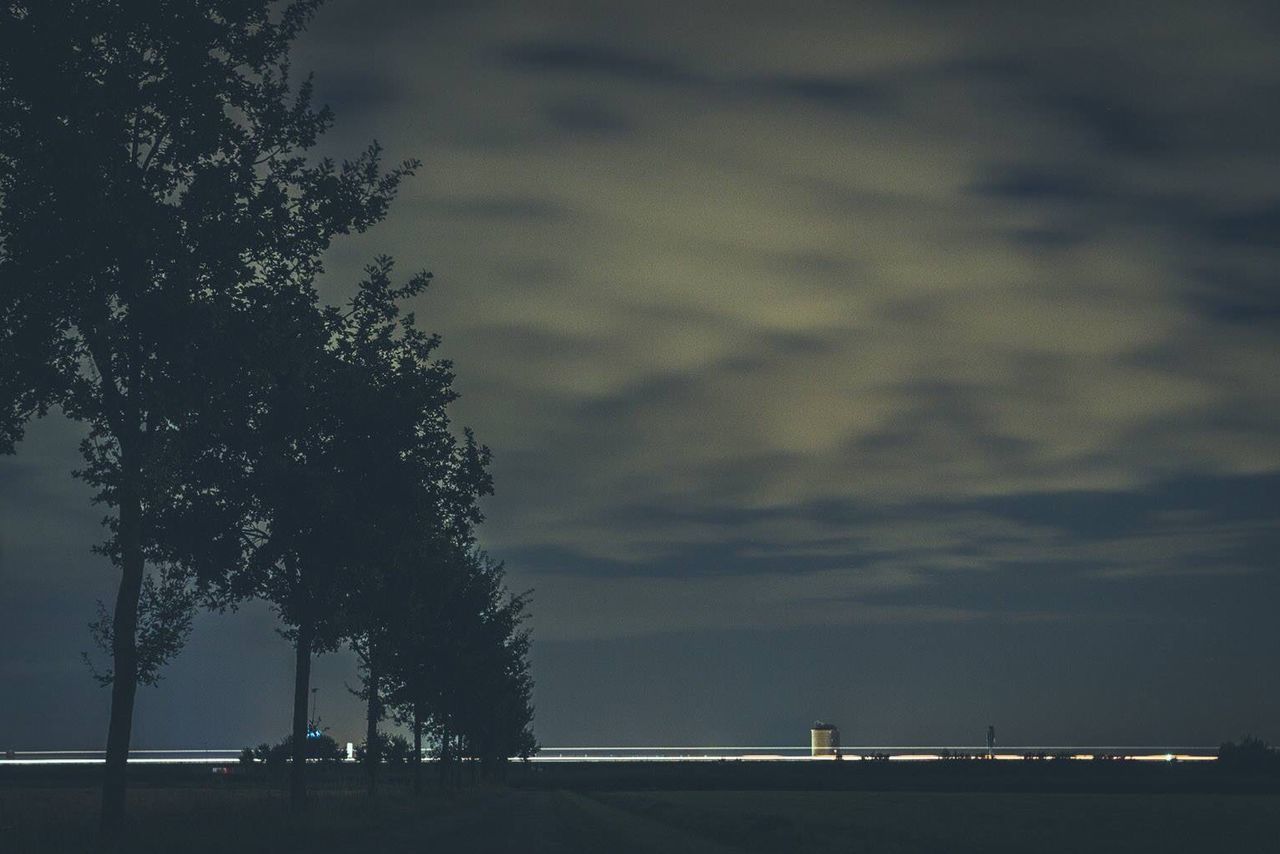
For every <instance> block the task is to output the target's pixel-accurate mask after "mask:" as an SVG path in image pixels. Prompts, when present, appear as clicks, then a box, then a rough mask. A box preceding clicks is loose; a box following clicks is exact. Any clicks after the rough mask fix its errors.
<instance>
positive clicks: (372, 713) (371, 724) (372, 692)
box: [364, 640, 382, 797]
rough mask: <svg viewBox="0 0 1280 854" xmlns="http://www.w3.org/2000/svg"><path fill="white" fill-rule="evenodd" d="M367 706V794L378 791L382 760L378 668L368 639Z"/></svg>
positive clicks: (373, 793) (365, 737)
mask: <svg viewBox="0 0 1280 854" xmlns="http://www.w3.org/2000/svg"><path fill="white" fill-rule="evenodd" d="M368 665H369V685H368V689H369V697H368V701H369V707H368V728H367V729H366V731H365V736H364V764H365V770H366V771H367V772H368V774H369V796H370V797H372V796H374V795H376V794H377V793H378V764H379V763H381V762H382V751H381V750H380V749H379V748H380V747H381V745H380V744H379V742H378V720H379V719H380V718H381V717H382V706H381V705H380V699H379V697H378V669H377V666H376V665H375V664H374V649H373V641H372V640H370V641H369V660H368Z"/></svg>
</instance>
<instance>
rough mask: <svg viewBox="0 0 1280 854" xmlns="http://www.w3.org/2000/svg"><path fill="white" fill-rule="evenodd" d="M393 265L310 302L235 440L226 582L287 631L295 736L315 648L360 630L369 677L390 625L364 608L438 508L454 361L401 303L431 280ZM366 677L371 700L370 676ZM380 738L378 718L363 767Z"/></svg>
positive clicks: (294, 793) (301, 771) (294, 786)
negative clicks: (247, 537)
mask: <svg viewBox="0 0 1280 854" xmlns="http://www.w3.org/2000/svg"><path fill="white" fill-rule="evenodd" d="M391 271H392V264H391V261H390V259H387V258H381V259H379V260H378V262H377V263H375V264H374V265H372V266H370V267H369V268H368V270H367V272H368V277H367V278H366V279H365V280H364V281H363V282H361V283H360V285H359V288H358V290H357V293H356V295H355V296H354V297H353V298H352V299H351V300H350V301H349V303H348V304H347V305H346V306H345V307H344V309H342V310H339V309H336V308H326V309H323V310H317V312H316V314H315V318H314V319H315V322H314V323H313V324H311V325H310V327H309V328H308V330H307V332H306V335H305V336H304V337H303V338H302V339H301V340H300V341H299V342H298V343H297V344H296V345H294V346H291V348H290V356H291V358H292V359H293V361H291V362H289V363H287V364H282V365H280V367H279V368H278V382H277V383H275V384H274V385H273V386H271V387H270V388H267V389H266V391H265V393H264V395H263V396H262V399H261V401H260V403H259V405H258V406H257V407H255V409H256V411H257V413H258V414H257V417H256V419H255V423H254V426H253V428H252V429H251V430H248V431H246V432H245V434H244V435H243V437H242V440H241V447H242V449H243V454H244V459H245V463H244V465H243V467H242V470H243V471H245V472H246V476H247V484H246V486H245V487H244V488H243V490H242V492H243V493H244V494H246V495H249V496H251V498H250V502H251V504H252V506H253V509H252V511H251V512H250V513H249V514H248V518H249V519H250V520H251V523H252V524H251V529H252V531H253V534H252V537H251V542H250V549H249V553H248V557H247V560H246V561H245V562H244V564H243V569H242V571H241V572H239V573H235V574H233V576H232V578H231V580H232V582H233V584H235V585H238V586H239V588H240V591H239V592H250V591H251V592H252V593H254V594H255V595H260V596H262V597H263V598H265V599H266V600H267V601H269V602H271V603H272V605H273V606H274V608H275V610H276V613H277V614H278V615H279V617H280V618H281V620H282V621H283V622H284V623H285V624H286V625H287V626H288V627H289V628H288V630H287V635H288V637H289V638H290V639H291V640H292V641H293V642H294V644H295V654H296V668H295V684H294V688H295V696H294V731H295V736H296V737H295V742H294V743H295V744H300V742H301V739H302V734H304V733H305V726H306V698H307V692H308V688H309V680H310V662H311V658H312V656H313V655H314V654H316V653H320V652H324V651H328V650H331V649H333V648H334V647H335V646H336V645H337V644H338V643H339V642H341V641H342V640H343V639H350V638H359V639H360V641H361V644H360V645H359V646H358V648H359V649H362V650H363V655H364V658H365V661H366V665H367V669H368V670H369V672H370V673H372V674H374V675H375V677H376V673H377V670H376V666H377V662H378V660H379V659H378V657H377V656H378V649H379V647H380V646H381V641H382V638H383V636H384V634H385V631H384V625H383V618H382V616H381V615H378V614H375V613H373V612H372V610H371V609H370V607H369V604H370V603H371V602H372V601H374V600H375V599H377V598H379V597H383V596H385V595H389V594H387V593H384V592H383V591H384V590H386V589H387V587H386V583H385V573H386V572H387V568H388V567H390V566H393V565H395V564H396V563H397V559H398V558H397V551H398V550H399V549H400V548H401V544H402V543H404V542H405V541H406V531H417V530H420V529H429V528H430V527H431V526H432V525H433V524H434V520H435V519H436V518H437V517H438V514H437V512H436V511H437V505H438V504H439V500H438V499H436V498H435V497H434V496H435V495H436V493H437V492H438V491H439V488H438V484H440V483H442V482H443V481H444V479H445V477H446V476H447V474H448V469H449V464H450V461H451V458H452V451H453V444H454V443H453V440H452V437H451V436H450V434H449V431H448V419H447V416H446V413H445V407H446V406H447V404H448V403H449V402H450V401H452V400H453V399H454V397H455V394H454V392H453V390H452V387H451V383H452V381H453V373H452V370H451V366H450V365H449V363H448V362H446V361H442V360H439V359H436V357H435V355H434V351H435V349H436V347H437V346H438V345H439V339H438V338H437V337H435V336H431V335H427V334H425V333H423V332H421V331H420V330H418V329H417V327H416V325H415V322H414V318H413V316H412V315H403V316H402V315H401V313H400V310H399V302H400V301H402V300H404V299H407V298H410V297H413V296H416V295H418V294H420V293H421V292H422V290H423V289H424V288H425V287H426V285H427V282H428V280H429V276H428V275H427V274H419V275H418V276H414V277H412V278H411V279H410V280H409V282H408V283H407V284H405V285H403V286H401V287H395V286H393V285H392V283H391ZM372 685H373V690H372V692H371V694H370V707H371V709H372V708H376V704H377V703H378V695H377V683H376V679H375V681H373V682H372ZM372 719H373V715H372V714H371V720H372ZM376 736H377V732H376V721H375V722H373V723H371V726H370V737H369V738H368V739H367V741H368V744H369V745H370V748H371V749H370V751H369V753H370V756H371V757H372V758H371V759H370V762H371V763H376V762H377V749H376V748H377V745H378V743H379V741H378V739H377V737H376ZM304 766H305V763H304V762H303V761H302V757H301V756H299V757H298V760H297V761H295V763H294V765H293V768H292V769H291V779H292V782H291V798H292V802H293V804H294V805H295V806H296V807H301V806H302V805H303V804H304V803H305V799H306V784H305V768H304Z"/></svg>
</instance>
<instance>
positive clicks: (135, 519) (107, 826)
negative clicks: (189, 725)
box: [100, 469, 143, 838]
mask: <svg viewBox="0 0 1280 854" xmlns="http://www.w3.org/2000/svg"><path fill="white" fill-rule="evenodd" d="M123 481H124V482H123V483H122V485H121V489H120V527H119V532H118V533H119V538H120V539H119V544H120V570H121V573H120V589H119V590H118V591H117V593H116V607H115V614H114V615H113V617H112V623H111V633H112V643H111V658H112V663H111V672H112V681H111V718H110V722H109V723H108V724H107V764H106V770H105V772H104V774H103V777H102V815H101V817H100V822H101V823H100V828H101V830H102V833H103V835H104V836H107V837H112V838H114V837H118V836H119V834H120V833H121V831H122V830H123V828H124V820H125V794H126V786H127V783H128V775H127V770H126V768H127V763H128V761H129V742H130V739H131V738H132V735H133V704H134V698H135V696H136V694H137V691H138V646H137V633H138V597H139V596H140V595H141V592H142V575H143V557H142V502H141V499H140V498H139V496H138V489H137V485H136V476H135V472H133V471H130V470H129V469H125V471H124V473H123Z"/></svg>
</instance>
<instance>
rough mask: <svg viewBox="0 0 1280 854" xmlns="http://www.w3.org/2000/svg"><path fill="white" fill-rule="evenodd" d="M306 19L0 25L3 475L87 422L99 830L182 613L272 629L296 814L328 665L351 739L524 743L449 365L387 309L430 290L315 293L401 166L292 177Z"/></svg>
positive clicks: (100, 3)
mask: <svg viewBox="0 0 1280 854" xmlns="http://www.w3.org/2000/svg"><path fill="white" fill-rule="evenodd" d="M319 2H320V0H291V2H271V0H204V2H191V0H141V2H140V1H139V0H39V2H36V0H26V2H24V0H17V2H12V3H8V4H5V5H4V6H3V7H0V366H3V370H0V452H5V453H11V452H13V451H14V449H15V444H16V442H17V441H18V440H19V439H20V438H21V436H22V433H23V429H24V425H25V424H26V423H27V421H28V420H29V419H30V418H32V417H33V416H38V415H44V414H45V413H47V412H48V411H49V410H50V409H55V408H56V409H59V410H61V411H62V412H63V413H64V414H65V415H67V416H69V417H71V418H73V419H77V420H79V421H82V422H84V423H85V424H86V425H87V437H86V439H85V440H84V442H83V443H82V452H83V456H84V460H85V464H84V467H83V468H82V469H81V470H80V471H79V472H77V476H79V477H80V478H82V479H84V480H85V481H86V482H88V483H89V484H90V485H92V486H93V487H94V489H95V491H96V501H98V502H100V503H101V504H103V505H105V506H106V507H107V508H108V509H109V514H108V516H107V519H106V525H107V532H108V534H107V537H106V539H105V541H104V542H103V544H102V545H101V546H100V547H99V550H100V551H101V553H102V554H103V555H105V556H106V557H107V558H108V559H109V560H110V561H111V562H112V564H113V565H114V566H115V567H116V568H117V569H118V570H119V572H120V584H119V589H118V593H117V596H116V599H115V602H114V605H113V607H112V608H110V609H109V610H107V611H104V613H103V615H102V618H101V619H100V620H99V621H98V622H97V623H96V624H94V628H95V633H96V635H97V636H98V637H99V638H100V640H101V641H102V642H103V643H104V644H105V645H106V646H107V648H108V649H109V653H110V665H109V667H108V668H106V669H105V670H104V671H103V672H102V673H101V674H100V676H101V678H102V679H103V680H104V681H106V682H109V683H110V685H111V716H110V723H109V727H108V734H107V764H106V773H105V775H104V788H103V812H102V820H103V827H104V829H105V830H107V831H108V832H114V831H116V830H118V829H119V827H120V825H121V822H122V820H123V817H124V803H125V801H124V797H125V784H126V777H125V763H126V759H127V756H128V751H129V743H130V738H131V728H132V718H133V706H134V698H135V693H136V688H137V685H138V684H140V683H141V684H148V683H154V682H155V680H156V679H157V678H158V673H159V670H160V668H161V667H162V666H163V665H164V663H165V662H166V661H167V660H168V659H169V658H170V657H171V656H172V655H173V654H174V652H175V651H176V650H177V649H178V648H179V647H180V646H181V643H182V641H183V639H184V638H185V636H186V633H187V632H188V631H189V629H190V625H191V613H192V609H193V608H194V607H195V606H196V605H197V604H204V605H207V606H210V607H215V608H225V607H229V606H234V605H235V604H236V603H238V602H241V601H243V600H245V599H248V598H252V597H258V598H263V599H265V600H267V601H269V602H270V603H272V605H273V606H274V608H275V610H276V612H277V613H278V614H279V616H280V618H281V620H282V622H283V623H284V624H285V626H286V628H287V635H288V637H289V638H290V639H291V640H292V641H293V643H294V645H295V648H296V653H297V668H296V672H297V678H296V684H295V701H294V713H293V750H294V761H293V763H292V772H291V773H292V785H291V791H292V796H293V801H294V803H295V804H302V803H303V802H304V799H305V782H304V772H305V766H306V763H305V761H304V759H305V741H306V724H307V720H306V700H307V694H308V688H309V680H310V662H311V658H312V656H313V655H315V654H317V653H319V652H323V651H326V650H330V649H333V648H335V647H337V646H338V645H340V644H343V643H349V644H350V645H351V646H352V647H353V648H354V649H356V650H357V652H358V653H359V655H360V657H361V661H362V664H363V671H364V675H365V697H366V700H367V701H368V706H369V721H370V731H371V733H376V727H377V724H378V721H379V720H381V719H382V717H383V715H384V711H385V710H388V709H389V710H391V711H392V712H393V713H394V714H395V715H396V717H397V720H401V721H405V722H408V723H409V724H410V726H411V728H412V731H413V732H414V734H415V737H416V738H418V739H421V738H422V737H423V734H424V733H426V734H427V736H428V737H431V738H434V739H436V740H438V741H439V743H440V744H441V745H442V746H443V749H444V752H445V754H446V755H448V754H449V753H450V751H453V752H462V753H465V754H467V755H471V756H475V757H478V758H481V759H483V760H485V761H489V762H492V761H495V760H498V759H500V758H501V757H503V756H507V755H515V754H518V753H521V752H525V751H527V750H529V749H530V748H531V746H532V739H531V736H530V735H529V720H530V717H531V710H530V703H529V693H530V681H529V675H528V670H527V665H526V653H527V647H528V637H527V634H526V633H525V632H524V630H523V629H522V628H521V619H522V616H523V612H524V608H525V605H526V602H525V599H524V597H510V596H508V595H507V594H506V593H505V592H504V589H503V586H502V569H501V566H500V565H499V564H495V563H493V562H491V561H490V560H489V559H488V558H487V557H485V556H484V555H483V554H481V553H479V552H478V551H477V550H476V542H475V529H476V526H477V525H478V524H479V522H480V521H481V519H482V516H481V513H480V510H479V506H478V502H479V499H480V498H481V497H482V496H483V495H485V494H487V493H488V492H490V491H491V489H492V482H491V479H490V477H489V474H488V463H489V451H488V450H487V449H486V448H485V447H484V446H483V445H481V444H479V443H478V442H477V441H476V440H475V438H474V437H473V436H472V434H471V433H470V432H469V431H467V432H465V434H464V436H463V438H462V439H458V437H456V436H455V434H454V433H453V431H452V429H451V424H450V419H449V416H448V406H449V404H450V403H451V402H452V401H453V400H454V399H455V398H456V393H455V391H454V390H453V379H454V376H453V371H452V366H451V365H450V363H449V362H447V361H445V360H442V359H440V358H439V357H438V355H437V353H436V350H437V348H438V346H439V343H440V342H439V339H438V338H437V337H436V336H433V335H429V334H427V333H425V332H423V331H422V330H421V329H420V328H419V326H418V325H417V323H416V322H415V319H414V317H413V315H412V314H410V313H405V312H403V311H402V305H403V303H404V302H405V301H406V300H409V299H411V298H413V297H416V296H418V295H419V294H421V293H422V292H423V290H424V289H425V288H426V287H427V285H428V283H429V281H430V275H429V274H420V275H417V276H413V277H411V278H410V279H409V280H408V281H407V282H404V283H401V284H396V283H395V282H394V281H393V265H392V262H391V260H390V259H388V258H380V259H378V260H377V262H375V263H374V264H373V265H371V266H370V267H369V268H368V270H367V276H366V278H365V280H364V281H362V282H361V283H359V286H358V288H357V289H356V293H355V296H354V297H352V298H351V299H350V300H349V301H347V302H346V303H345V304H344V305H342V306H340V307H334V306H328V305H324V304H323V303H322V301H321V300H320V298H319V296H318V292H317V288H316V281H317V277H318V276H320V274H321V273H322V272H323V266H322V257H323V254H324V253H325V251H326V250H327V249H328V248H329V246H330V245H331V242H332V241H333V239H334V238H336V237H339V236H341V235H345V234H349V233H352V232H360V231H364V230H365V229H367V228H368V227H370V226H371V225H373V224H374V223H376V222H378V221H379V220H381V219H382V218H383V217H384V216H385V214H386V211H387V208H388V205H389V204H390V202H391V200H392V199H393V197H394V196H395V194H396V191H397V189H398V187H399V185H400V183H401V181H402V180H403V179H404V178H406V177H407V176H409V175H411V174H412V173H413V171H414V169H415V168H416V166H417V163H416V162H414V161H408V162H405V163H401V164H399V165H397V166H394V167H392V168H390V169H385V168H384V167H383V165H382V158H381V152H380V150H379V148H378V147H377V145H376V144H374V145H371V146H370V147H369V148H368V149H367V150H365V151H364V152H363V153H362V154H361V155H360V156H359V157H357V158H355V159H353V160H348V161H344V162H342V163H341V164H338V163H336V162H335V161H333V160H331V159H329V158H318V159H317V158H314V157H311V156H309V151H310V150H312V149H313V148H314V147H315V146H316V145H317V143H318V141H319V139H320V138H321V136H322V135H323V134H324V132H325V131H326V130H327V129H328V128H329V127H330V126H331V123H332V116H331V114H330V112H329V110H328V109H327V108H317V107H315V106H314V105H313V104H312V98H311V91H312V87H311V82H310V79H306V80H303V81H301V82H300V83H295V82H294V81H292V80H291V77H290V68H289V62H288V50H289V46H290V44H291V43H292V41H293V40H294V39H295V38H296V37H297V36H298V35H299V34H300V33H301V32H302V30H303V29H304V27H305V26H306V24H307V23H308V22H309V20H310V19H311V17H312V15H313V14H314V12H315V9H316V7H317V6H318V5H319ZM370 744H373V745H376V744H377V739H376V738H374V739H371V740H370ZM373 753H374V757H373V761H372V762H371V764H370V768H371V769H373V768H376V750H375V751H373ZM371 779H373V778H371Z"/></svg>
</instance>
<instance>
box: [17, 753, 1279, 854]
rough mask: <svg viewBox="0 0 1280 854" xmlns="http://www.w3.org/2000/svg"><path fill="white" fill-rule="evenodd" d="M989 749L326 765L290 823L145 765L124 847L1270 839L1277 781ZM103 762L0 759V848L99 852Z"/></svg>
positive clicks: (216, 781)
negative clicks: (500, 768)
mask: <svg viewBox="0 0 1280 854" xmlns="http://www.w3.org/2000/svg"><path fill="white" fill-rule="evenodd" d="M997 764H999V763H930V764H928V765H915V766H911V767H893V768H871V767H868V768H852V767H845V768H832V767H815V766H814V764H811V763H803V764H792V765H786V766H773V767H768V766H764V765H745V764H743V763H724V764H714V765H688V766H685V765H661V766H657V765H654V766H649V765H627V766H611V765H594V766H563V765H556V766H534V767H530V768H517V769H514V773H513V774H512V775H511V779H510V781H509V784H508V785H505V786H474V787H471V788H467V789H464V790H463V791H461V792H458V793H456V794H444V793H441V792H439V791H437V790H435V789H434V787H433V788H432V790H431V791H429V792H428V793H427V794H425V795H422V796H414V795H413V794H412V793H411V792H410V791H409V789H408V786H407V785H406V781H405V780H404V778H403V777H402V776H398V775H395V774H394V773H393V774H392V775H391V776H392V779H391V780H389V781H388V782H387V784H386V785H384V787H383V790H382V791H381V793H380V794H379V797H378V798H377V799H375V800H370V799H369V798H368V797H367V796H366V795H365V794H364V792H363V790H362V781H361V778H360V776H359V774H358V772H357V771H356V769H351V768H339V769H323V770H322V772H321V773H319V774H317V777H318V779H317V791H315V792H314V794H313V797H312V804H311V809H310V811H309V813H308V815H307V816H306V818H305V819H303V820H301V821H299V820H296V819H294V818H292V817H290V816H289V815H288V814H287V812H286V810H285V800H284V796H283V793H282V790H281V787H280V782H281V781H280V780H279V778H278V775H276V774H274V773H269V772H267V771H266V769H254V773H249V774H244V773H239V774H237V773H233V774H231V775H229V776H221V775H213V774H210V773H209V770H208V769H207V768H202V769H199V771H197V770H196V769H194V768H173V767H166V768H145V769H139V774H138V775H137V776H138V778H139V779H138V782H137V784H136V785H135V787H134V790H133V793H132V799H131V804H130V806H131V810H132V814H131V822H132V830H131V835H130V838H129V842H128V845H127V848H126V850H128V851H136V852H193V854H194V852H212V851H218V852H237V854H239V852H268V851H269V852H290V851H300V852H313V854H328V852H419V851H421V852H452V851H458V852H473V851H474V852H529V853H530V854H538V852H579V851H582V852H664V854H665V853H666V852H671V854H680V852H710V853H711V854H714V852H732V851H738V852H772V851H778V852H887V854H894V852H979V851H981V852H1144V851H1154V852H1180V851H1186V852H1244V854H1248V852H1268V854H1274V852H1280V779H1277V778H1276V777H1274V776H1271V777H1259V776H1254V775H1247V774H1245V775H1241V774H1235V773H1232V774H1226V773H1221V771H1222V769H1216V768H1206V767H1203V766H1202V767H1181V768H1180V767H1159V768H1149V767H1148V768H1136V767H1135V768H1125V767H1116V768H1090V767H1088V764H1083V767H1081V766H1082V763H1062V762H1057V763H1051V762H1035V763H1032V762H1028V763H1013V764H1014V765H1015V767H1012V768H1006V767H1000V768H996V767H993V766H995V765H997ZM850 765H852V763H850ZM1023 766H1025V767H1023ZM317 770H320V769H317ZM96 774H97V772H96V770H93V769H83V768H59V769H51V768H40V769H32V768H13V767H10V768H2V767H0V852H5V854H10V853H11V852H12V854H20V853H21V852H62V851H93V850H95V846H94V836H93V833H92V830H93V824H94V818H95V814H96V808H97V792H96V791H95V789H94V788H93V785H94V783H95V782H96ZM806 783H807V784H808V786H807V787H806V785H805V784H806Z"/></svg>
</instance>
